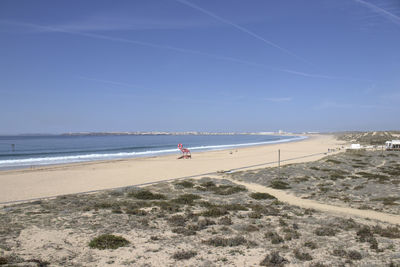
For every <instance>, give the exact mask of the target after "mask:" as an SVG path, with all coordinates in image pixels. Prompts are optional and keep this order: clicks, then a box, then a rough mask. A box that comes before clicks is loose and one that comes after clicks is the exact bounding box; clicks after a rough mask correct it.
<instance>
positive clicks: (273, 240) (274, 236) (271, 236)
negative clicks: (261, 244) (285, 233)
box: [264, 231, 284, 244]
mask: <svg viewBox="0 0 400 267" xmlns="http://www.w3.org/2000/svg"><path fill="white" fill-rule="evenodd" d="M264 236H265V238H268V239H270V240H271V243H272V244H279V243H282V242H284V240H283V238H282V237H281V236H280V235H278V233H277V232H273V231H271V232H267V233H265V235H264Z"/></svg>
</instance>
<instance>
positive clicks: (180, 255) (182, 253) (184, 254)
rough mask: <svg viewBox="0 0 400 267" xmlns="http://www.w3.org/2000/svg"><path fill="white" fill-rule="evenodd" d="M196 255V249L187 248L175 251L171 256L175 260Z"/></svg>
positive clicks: (186, 258)
mask: <svg viewBox="0 0 400 267" xmlns="http://www.w3.org/2000/svg"><path fill="white" fill-rule="evenodd" d="M196 255H197V252H196V251H193V250H189V251H178V252H175V253H174V255H172V258H173V259H175V260H188V259H190V258H193V257H195V256H196Z"/></svg>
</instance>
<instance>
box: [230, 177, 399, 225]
mask: <svg viewBox="0 0 400 267" xmlns="http://www.w3.org/2000/svg"><path fill="white" fill-rule="evenodd" d="M225 178H226V177H225ZM229 180H231V181H232V182H234V183H236V184H239V185H243V186H245V187H247V188H248V189H249V190H250V191H255V192H261V193H268V194H271V195H273V196H274V197H276V198H277V199H278V200H279V201H282V202H285V203H288V204H290V205H294V206H298V207H301V208H306V209H315V210H319V211H323V212H329V213H335V214H340V215H347V216H357V217H361V218H364V219H372V220H378V221H382V222H388V223H392V224H400V216H399V215H394V214H388V213H383V212H377V211H373V210H359V209H353V208H348V207H338V206H333V205H328V204H322V203H319V202H317V201H314V200H310V199H303V198H299V197H296V196H293V195H291V194H288V193H287V192H285V191H283V190H277V189H273V188H270V187H267V186H263V185H260V184H255V183H246V182H243V181H238V180H232V179H229Z"/></svg>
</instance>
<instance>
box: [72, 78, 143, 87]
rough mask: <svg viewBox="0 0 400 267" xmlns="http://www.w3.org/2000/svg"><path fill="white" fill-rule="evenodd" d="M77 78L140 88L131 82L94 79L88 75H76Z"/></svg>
mask: <svg viewBox="0 0 400 267" xmlns="http://www.w3.org/2000/svg"><path fill="white" fill-rule="evenodd" d="M78 78H79V79H82V80H87V81H93V82H99V83H106V84H111V85H117V86H122V87H128V88H135V89H138V88H140V87H139V86H136V85H133V84H129V83H124V82H118V81H110V80H103V79H95V78H90V77H85V76H78Z"/></svg>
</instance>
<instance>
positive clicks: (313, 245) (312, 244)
mask: <svg viewBox="0 0 400 267" xmlns="http://www.w3.org/2000/svg"><path fill="white" fill-rule="evenodd" d="M304 246H305V247H308V248H309V249H316V248H317V247H318V246H317V244H316V243H315V242H313V241H306V242H305V243H304Z"/></svg>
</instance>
